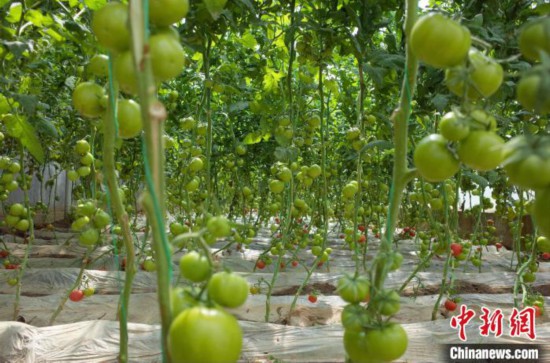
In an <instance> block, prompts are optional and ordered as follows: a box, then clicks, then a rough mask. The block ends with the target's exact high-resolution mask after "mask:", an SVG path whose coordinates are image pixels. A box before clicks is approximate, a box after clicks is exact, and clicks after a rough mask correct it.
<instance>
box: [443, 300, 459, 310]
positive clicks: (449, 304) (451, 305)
mask: <svg viewBox="0 0 550 363" xmlns="http://www.w3.org/2000/svg"><path fill="white" fill-rule="evenodd" d="M445 309H447V310H449V311H455V310H456V303H455V302H454V301H453V300H448V299H447V300H445Z"/></svg>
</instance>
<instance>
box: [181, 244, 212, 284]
mask: <svg viewBox="0 0 550 363" xmlns="http://www.w3.org/2000/svg"><path fill="white" fill-rule="evenodd" d="M210 271H211V268H210V263H209V262H208V259H207V258H206V256H203V255H201V254H200V253H198V252H197V251H191V252H189V253H187V254H186V255H183V256H182V257H181V259H180V273H181V275H182V276H183V277H185V278H186V279H188V280H191V281H193V282H202V281H204V280H206V279H207V278H208V276H210Z"/></svg>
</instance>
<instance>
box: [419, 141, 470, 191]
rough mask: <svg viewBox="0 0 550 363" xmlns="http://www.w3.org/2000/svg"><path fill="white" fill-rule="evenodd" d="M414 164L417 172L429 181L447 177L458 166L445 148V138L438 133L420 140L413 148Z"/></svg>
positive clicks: (456, 169) (451, 154)
mask: <svg viewBox="0 0 550 363" xmlns="http://www.w3.org/2000/svg"><path fill="white" fill-rule="evenodd" d="M414 164H415V166H416V169H417V170H418V173H419V174H420V175H421V176H422V177H423V178H424V179H426V180H427V181H430V182H439V181H443V180H445V179H448V178H450V177H452V176H453V175H455V174H456V172H457V171H458V169H459V168H460V165H459V163H458V160H457V159H456V158H455V156H454V155H453V153H452V152H451V151H450V150H449V149H447V140H446V139H445V138H444V137H443V136H441V135H439V134H432V135H429V136H426V137H425V138H423V139H422V140H420V142H419V143H418V144H417V145H416V148H415V150H414Z"/></svg>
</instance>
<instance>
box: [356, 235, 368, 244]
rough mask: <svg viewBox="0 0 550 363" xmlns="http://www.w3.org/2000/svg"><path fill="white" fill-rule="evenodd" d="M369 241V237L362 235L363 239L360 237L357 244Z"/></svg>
mask: <svg viewBox="0 0 550 363" xmlns="http://www.w3.org/2000/svg"><path fill="white" fill-rule="evenodd" d="M366 241H367V237H366V236H365V235H364V234H362V235H361V237H359V240H358V241H357V242H359V243H365V242H366Z"/></svg>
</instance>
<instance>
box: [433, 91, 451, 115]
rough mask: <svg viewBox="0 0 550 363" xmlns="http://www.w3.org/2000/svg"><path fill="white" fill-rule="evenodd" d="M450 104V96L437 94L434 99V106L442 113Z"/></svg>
mask: <svg viewBox="0 0 550 363" xmlns="http://www.w3.org/2000/svg"><path fill="white" fill-rule="evenodd" d="M448 104H449V96H446V95H442V94H437V95H435V97H434V98H432V105H434V107H435V108H436V109H437V110H438V111H439V112H442V111H444V110H445V108H447V105H448Z"/></svg>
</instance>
